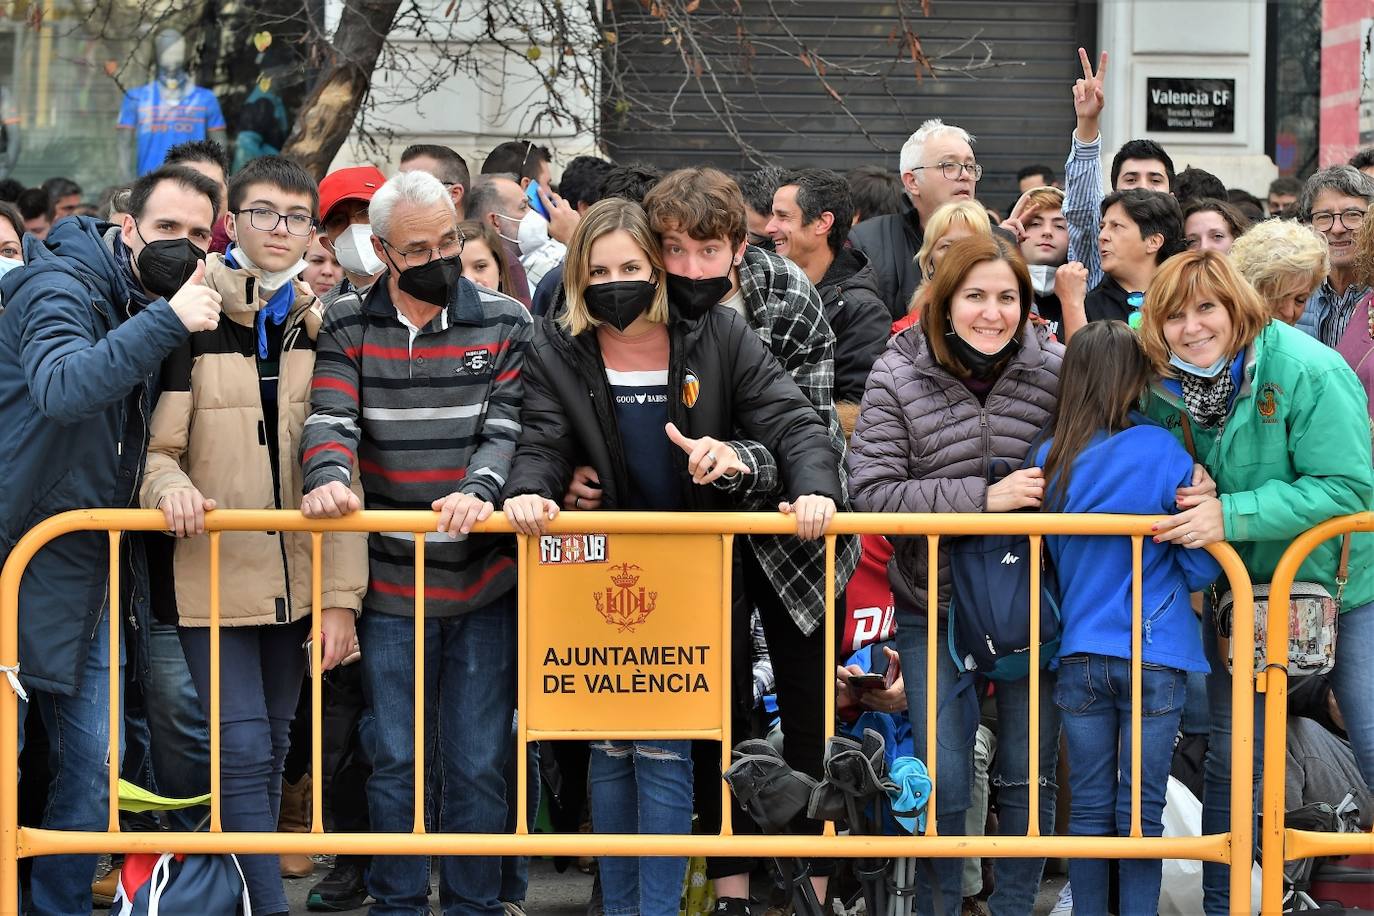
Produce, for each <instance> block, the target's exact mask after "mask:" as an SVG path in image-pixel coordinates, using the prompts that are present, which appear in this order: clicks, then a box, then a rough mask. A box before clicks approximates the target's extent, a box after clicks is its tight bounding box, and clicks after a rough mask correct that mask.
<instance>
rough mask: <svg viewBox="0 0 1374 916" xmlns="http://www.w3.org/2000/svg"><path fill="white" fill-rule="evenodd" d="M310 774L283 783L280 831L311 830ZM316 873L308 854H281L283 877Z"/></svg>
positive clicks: (306, 831)
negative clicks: (292, 781) (293, 781)
mask: <svg viewBox="0 0 1374 916" xmlns="http://www.w3.org/2000/svg"><path fill="white" fill-rule="evenodd" d="M310 794H311V793H310V774H309V773H306V774H305V775H304V776H302V777H301V778H300V780H299V781H297V782H295V783H289V782H287V781H286V780H285V779H283V780H282V783H281V812H280V814H278V816H277V832H278V833H309V832H310V815H311V807H310V805H311V802H310ZM314 873H315V863H314V861H313V860H312V859H311V858H310V857H309V856H307V855H301V854H300V853H288V854H286V855H283V856H281V876H282V877H283V878H309V877H310V876H311V875H313V874H314Z"/></svg>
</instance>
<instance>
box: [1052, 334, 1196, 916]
mask: <svg viewBox="0 0 1374 916" xmlns="http://www.w3.org/2000/svg"><path fill="white" fill-rule="evenodd" d="M1149 373H1150V368H1149V363H1148V362H1147V360H1146V358H1145V354H1144V351H1143V350H1142V349H1141V348H1140V343H1139V341H1138V340H1137V339H1136V335H1135V332H1133V331H1132V330H1131V329H1130V328H1128V327H1127V326H1126V325H1125V324H1122V323H1121V322H1119V321H1099V322H1092V323H1090V324H1088V325H1087V326H1086V327H1085V328H1083V329H1082V330H1081V331H1079V332H1078V333H1076V334H1075V335H1074V336H1073V339H1072V340H1071V342H1070V343H1069V347H1068V350H1067V352H1066V353H1065V355H1064V364H1063V367H1062V369H1061V371H1060V374H1059V406H1058V409H1057V412H1056V414H1055V418H1054V421H1053V427H1052V432H1053V438H1052V439H1050V440H1049V441H1048V442H1047V443H1046V444H1045V445H1044V446H1043V447H1042V448H1041V449H1040V451H1039V452H1038V453H1037V463H1038V464H1039V465H1040V466H1041V467H1043V468H1044V473H1045V480H1046V481H1047V490H1046V500H1045V508H1046V509H1047V510H1048V511H1054V512H1117V513H1128V514H1142V515H1159V514H1162V513H1172V512H1174V511H1175V500H1176V499H1177V493H1178V490H1179V489H1180V488H1187V487H1190V486H1192V484H1193V460H1192V459H1191V458H1190V457H1189V456H1188V453H1187V452H1185V451H1184V450H1183V449H1182V448H1181V447H1180V446H1179V445H1178V443H1177V442H1176V441H1175V440H1174V437H1173V436H1172V435H1171V434H1170V433H1169V431H1168V430H1165V429H1163V428H1161V427H1159V426H1155V425H1153V424H1152V423H1151V422H1150V421H1149V420H1148V419H1146V418H1145V417H1144V416H1142V415H1140V414H1138V413H1136V412H1135V411H1134V407H1135V406H1136V405H1137V404H1138V403H1139V400H1140V396H1141V394H1142V393H1143V392H1144V391H1145V386H1146V384H1147V382H1148V380H1149ZM1212 498H1214V497H1212ZM1047 541H1048V544H1049V550H1050V555H1051V557H1052V558H1053V559H1054V561H1055V564H1056V566H1057V567H1058V572H1059V583H1060V586H1061V591H1062V594H1063V603H1062V607H1061V611H1062V614H1063V618H1064V620H1063V625H1064V635H1063V641H1062V643H1061V645H1060V650H1059V651H1060V656H1059V676H1058V679H1057V682H1056V685H1055V690H1054V702H1055V705H1057V706H1058V707H1059V709H1060V710H1061V712H1062V714H1063V728H1064V735H1065V738H1066V739H1067V741H1068V750H1069V786H1070V788H1071V789H1072V794H1073V806H1072V808H1071V810H1070V814H1069V832H1070V833H1071V834H1074V835H1076V836H1128V835H1129V832H1130V827H1131V742H1132V741H1133V740H1135V735H1134V733H1133V730H1132V728H1131V661H1130V659H1131V579H1132V573H1131V540H1130V539H1129V538H1119V537H1110V538H1108V537H1089V536H1064V537H1051V538H1048V539H1047ZM1141 571H1142V577H1141V592H1142V602H1141V624H1142V634H1141V645H1142V649H1143V656H1144V657H1143V664H1142V670H1141V697H1142V701H1143V702H1142V707H1141V708H1142V711H1143V715H1142V718H1141V733H1142V734H1141V736H1140V739H1141V790H1140V809H1141V811H1140V820H1141V829H1142V830H1143V832H1144V834H1145V836H1159V835H1161V833H1162V832H1163V825H1162V824H1161V822H1160V818H1161V814H1162V812H1163V810H1164V793H1165V790H1166V789H1167V787H1168V780H1169V763H1170V760H1171V758H1172V755H1173V748H1174V736H1175V735H1176V734H1177V732H1178V726H1179V718H1180V716H1181V715H1182V711H1183V701H1184V699H1185V697H1186V694H1187V689H1186V686H1185V684H1186V680H1187V677H1186V674H1185V672H1188V671H1203V672H1205V671H1206V670H1207V663H1206V661H1205V660H1204V658H1203V655H1202V638H1201V632H1200V629H1199V626H1198V619H1197V616H1196V615H1195V614H1194V613H1193V609H1192V605H1191V603H1190V601H1189V593H1191V592H1194V591H1199V590H1201V589H1203V588H1205V587H1206V586H1207V585H1208V584H1210V583H1211V582H1212V580H1213V579H1215V578H1216V577H1217V575H1218V574H1219V573H1220V568H1219V567H1218V566H1217V563H1216V561H1215V560H1213V559H1212V558H1211V556H1210V555H1209V554H1208V553H1207V552H1206V551H1204V550H1188V549H1185V548H1182V547H1175V546H1172V545H1169V544H1156V543H1154V542H1153V541H1152V540H1151V539H1150V538H1148V537H1147V538H1146V539H1145V542H1144V544H1143V547H1142V556H1141ZM1107 868H1108V866H1107V861H1106V860H1104V859H1070V860H1069V883H1070V884H1071V885H1072V886H1073V904H1074V913H1075V914H1078V916H1096V914H1106V913H1107V912H1108V907H1109V905H1110V901H1109V900H1108V887H1109V881H1108V875H1107ZM1120 869H1121V882H1120V899H1121V901H1122V906H1123V908H1124V909H1122V910H1121V912H1127V911H1129V912H1132V913H1153V912H1155V911H1156V910H1157V909H1158V902H1159V886H1160V862H1159V860H1158V859H1153V860H1147V859H1123V860H1122V861H1121V864H1120ZM1127 901H1129V903H1127Z"/></svg>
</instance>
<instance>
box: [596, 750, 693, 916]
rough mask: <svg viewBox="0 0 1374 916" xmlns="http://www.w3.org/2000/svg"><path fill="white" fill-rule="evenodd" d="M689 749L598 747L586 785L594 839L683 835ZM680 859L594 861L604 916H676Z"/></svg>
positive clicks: (682, 872)
mask: <svg viewBox="0 0 1374 916" xmlns="http://www.w3.org/2000/svg"><path fill="white" fill-rule="evenodd" d="M691 747H692V742H690V741H654V742H647V741H598V742H597V743H595V744H593V745H592V756H591V761H590V770H589V781H590V782H591V795H592V826H593V827H594V828H595V830H596V832H597V833H670V834H673V833H676V834H681V833H691V832H692V752H691ZM686 876H687V859H686V858H685V857H683V856H670V857H660V856H641V857H639V858H633V857H617V856H602V857H601V894H602V900H603V903H604V906H605V913H606V916H636V914H638V916H676V914H677V913H678V908H679V905H680V904H681V901H682V881H683V878H685V877H686Z"/></svg>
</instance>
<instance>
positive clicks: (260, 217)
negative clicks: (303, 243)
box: [234, 207, 315, 238]
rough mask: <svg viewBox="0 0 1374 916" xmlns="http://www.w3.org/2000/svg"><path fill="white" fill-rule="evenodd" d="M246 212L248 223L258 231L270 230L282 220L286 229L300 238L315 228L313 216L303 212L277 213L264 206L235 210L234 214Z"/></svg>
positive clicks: (240, 214)
mask: <svg viewBox="0 0 1374 916" xmlns="http://www.w3.org/2000/svg"><path fill="white" fill-rule="evenodd" d="M245 213H247V214H248V224H249V225H250V226H252V227H253V228H254V229H256V230H258V231H259V232H272V231H274V230H275V229H276V228H277V226H279V225H281V222H282V220H285V221H286V231H287V232H289V233H291V234H292V235H298V236H300V237H302V238H304V237H305V236H307V235H309V234H310V233H311V231H312V230H313V229H314V228H315V218H314V217H313V216H306V215H305V214H304V213H278V212H277V211H276V210H269V209H267V208H266V207H254V208H252V209H251V210H235V211H234V215H235V216H242V215H243V214H245Z"/></svg>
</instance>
